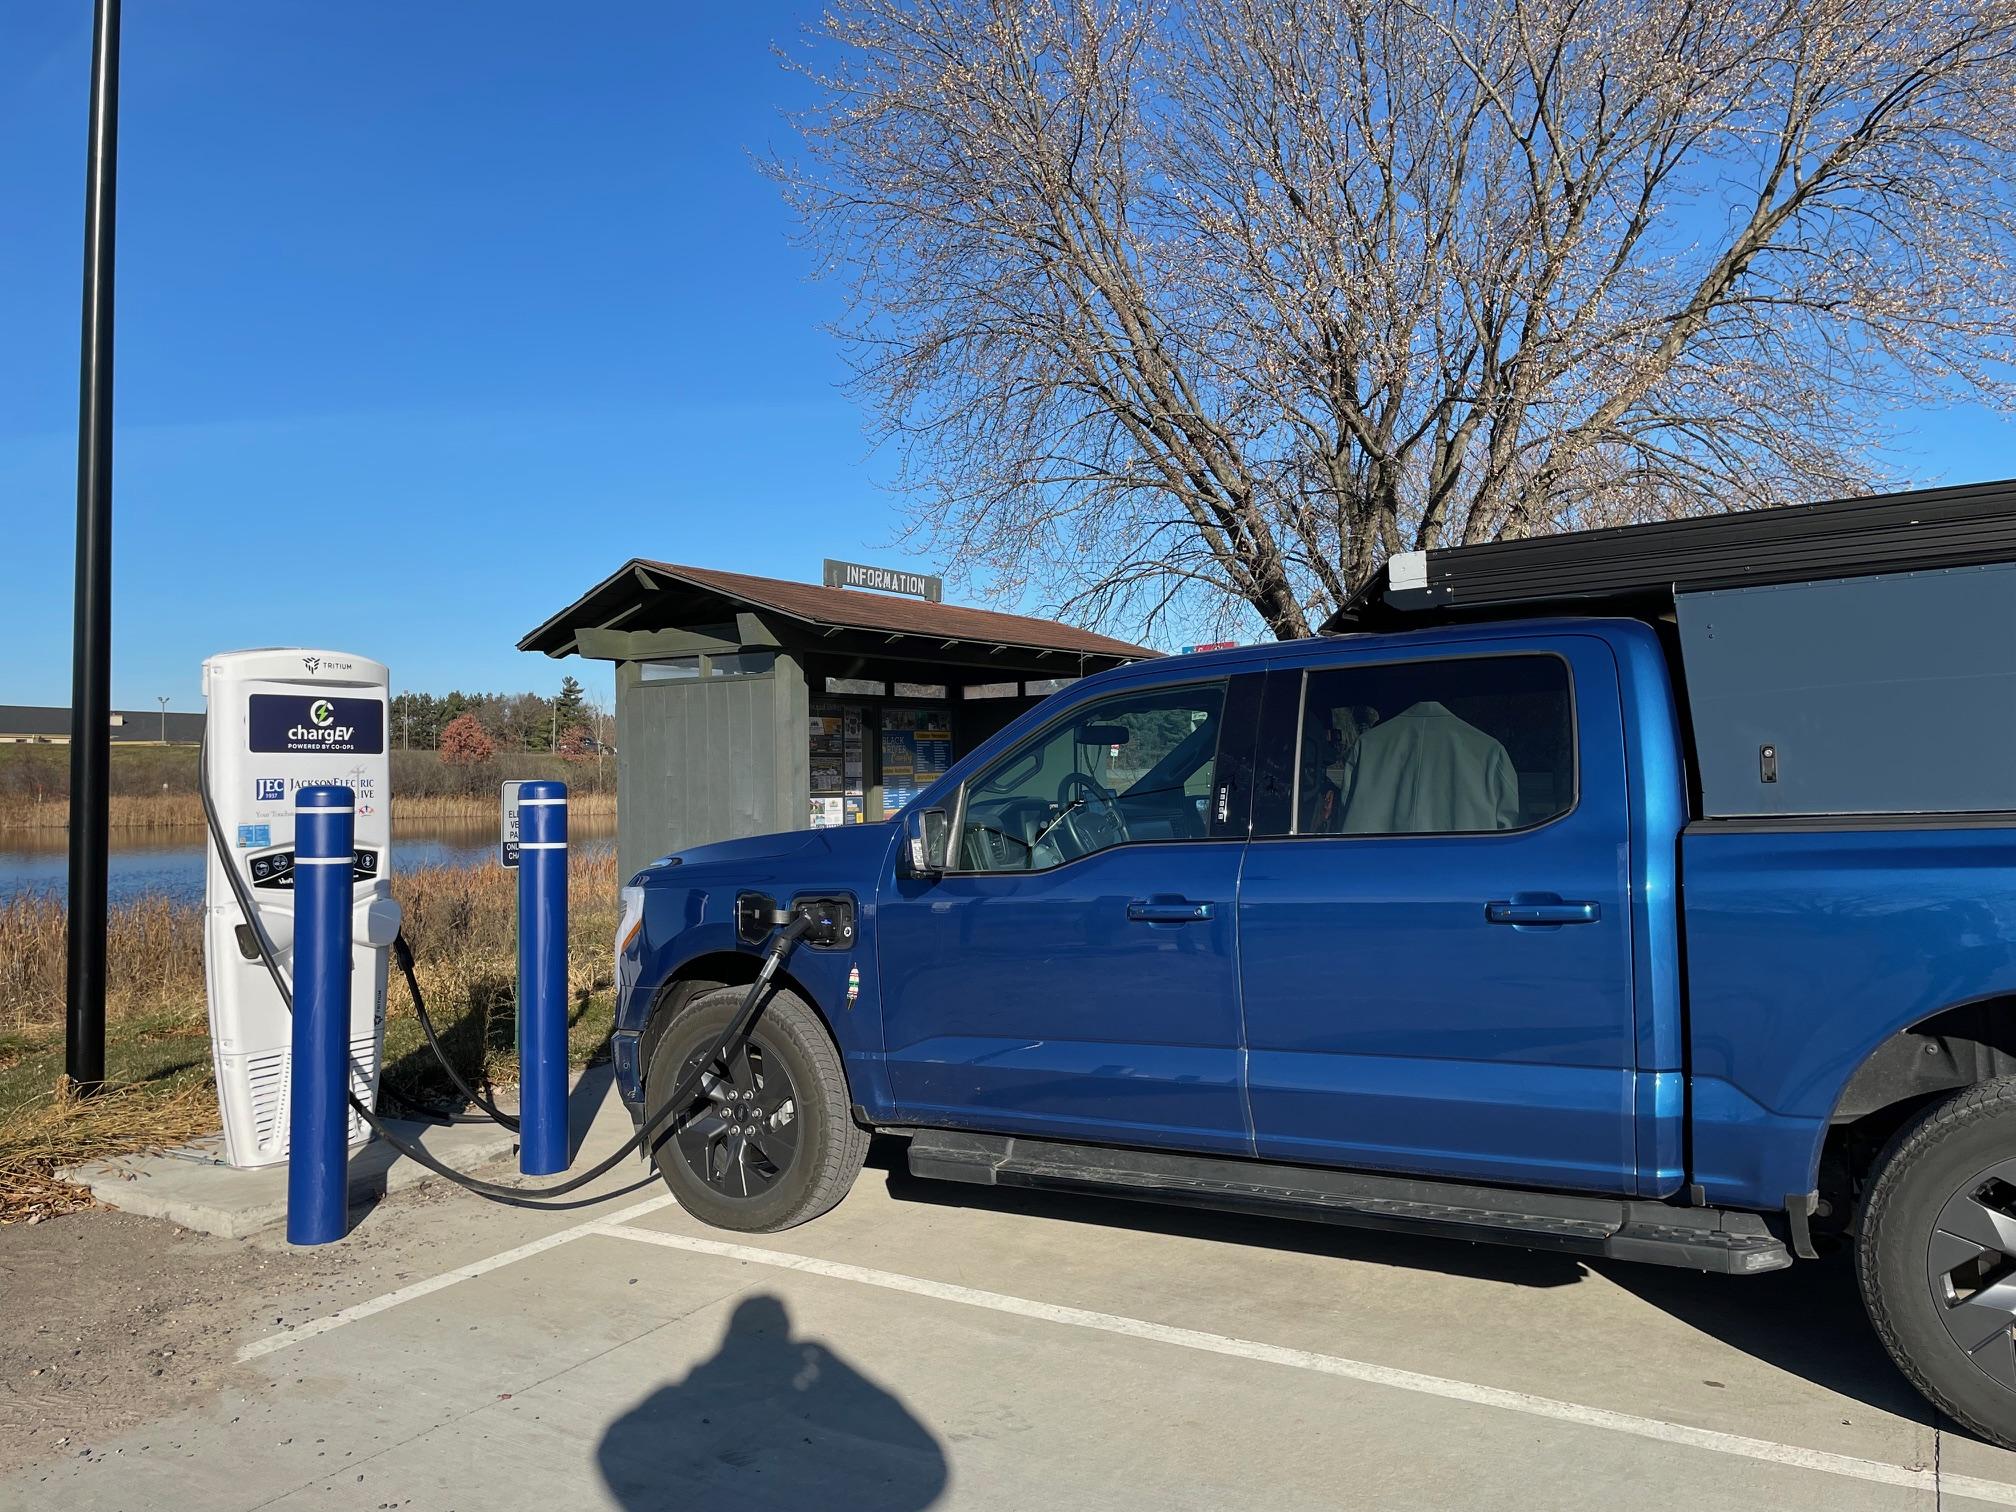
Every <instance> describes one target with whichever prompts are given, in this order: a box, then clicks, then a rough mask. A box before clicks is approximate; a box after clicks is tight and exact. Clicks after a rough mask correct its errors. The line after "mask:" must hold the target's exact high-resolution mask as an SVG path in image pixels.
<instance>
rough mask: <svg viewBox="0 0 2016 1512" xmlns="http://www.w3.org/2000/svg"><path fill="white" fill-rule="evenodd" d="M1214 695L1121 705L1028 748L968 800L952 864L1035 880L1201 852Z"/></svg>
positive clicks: (1220, 706) (1164, 694) (1199, 691)
mask: <svg viewBox="0 0 2016 1512" xmlns="http://www.w3.org/2000/svg"><path fill="white" fill-rule="evenodd" d="M1224 705H1225V686H1224V684H1223V683H1209V684H1196V685H1192V686H1188V687H1181V688H1160V689H1154V690H1151V691H1148V692H1143V693H1133V694H1123V695H1121V696H1119V697H1116V698H1109V699H1104V700H1102V701H1100V702H1098V703H1094V704H1088V705H1087V706H1086V707H1085V708H1083V709H1080V710H1078V711H1077V712H1076V713H1074V714H1072V715H1071V717H1070V718H1069V719H1067V720H1065V721H1064V722H1063V723H1062V724H1059V725H1054V726H1052V727H1051V728H1050V729H1048V730H1045V731H1044V732H1043V733H1042V734H1040V735H1037V736H1034V737H1032V738H1031V739H1030V740H1029V741H1027V742H1026V743H1024V744H1023V745H1022V746H1020V747H1018V748H1017V749H1016V750H1014V751H1013V752H1011V753H1010V754H1009V755H1007V756H1004V757H1003V758H1002V759H1001V760H1000V761H998V762H996V763H995V764H994V766H993V768H992V769H991V770H989V771H988V772H986V773H985V774H984V775H982V776H980V777H978V778H976V779H975V780H974V781H973V783H972V784H971V785H970V786H969V787H968V788H967V791H966V802H965V806H964V809H963V811H962V813H961V816H960V823H959V834H958V836H957V845H956V846H955V849H954V855H955V857H956V861H955V864H956V865H957V866H958V867H959V869H960V870H962V871H1043V870H1046V869H1048V868H1049V867H1052V866H1061V865H1062V864H1063V863H1064V862H1066V861H1075V860H1076V859H1077V858H1078V857H1080V856H1087V855H1091V854H1092V853H1093V852H1095V851H1102V850H1108V849H1110V848H1112V847H1113V846H1116V845H1128V844H1137V843H1140V842H1143V841H1150V840H1202V839H1204V838H1206V837H1207V836H1208V834H1209V832H1210V824H1209V818H1208V815H1207V812H1206V810H1207V806H1208V802H1209V795H1210V792H1211V778H1212V773H1213V772H1214V770H1215V769H1216V766H1217V757H1218V736H1219V731H1220V726H1221V725H1222V723H1223V719H1222V717H1221V716H1222V714H1223V711H1224Z"/></svg>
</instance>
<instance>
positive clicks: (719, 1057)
mask: <svg viewBox="0 0 2016 1512" xmlns="http://www.w3.org/2000/svg"><path fill="white" fill-rule="evenodd" d="M209 747H210V741H209V735H208V732H207V731H206V732H205V735H204V739H203V744H202V747H201V748H200V750H199V752H198V755H197V761H198V762H199V764H200V765H199V768H198V772H197V779H198V780H197V784H196V786H197V791H198V792H199V793H200V794H201V795H202V798H203V817H204V819H205V821H206V822H207V823H208V825H209V829H210V842H211V844H213V845H215V846H216V847H217V855H218V859H219V861H220V863H221V865H222V868H223V872H224V876H225V878H226V880H227V881H228V882H229V883H230V884H231V895H232V896H233V897H234V898H236V899H237V900H238V908H239V911H240V912H241V913H243V914H244V916H245V922H246V926H247V928H248V929H249V930H250V931H251V935H252V939H253V942H254V943H255V945H256V946H257V947H258V951H259V958H260V960H261V961H262V962H263V963H264V964H265V967H266V974H267V975H268V976H270V977H271V978H272V979H273V985H274V987H275V988H276V989H278V991H279V993H280V1001H281V1002H282V1003H283V1004H285V1005H286V1008H287V1011H288V1013H289V1014H292V1013H293V1011H294V988H293V984H292V983H290V982H289V981H288V980H287V976H286V973H284V972H283V971H281V969H280V962H279V958H278V953H277V952H276V951H275V949H274V946H273V941H272V940H271V939H270V938H269V937H268V936H267V934H266V929H265V926H264V925H263V924H261V923H260V920H259V909H258V905H257V904H256V903H255V902H254V901H253V899H252V892H251V888H250V887H249V886H248V885H247V884H246V881H245V879H244V878H243V877H241V876H239V875H238V868H237V867H235V866H233V865H232V864H231V851H230V849H229V848H228V847H227V846H226V845H225V844H224V825H223V822H222V821H221V820H220V819H218V817H217V805H216V803H215V801H214V800H213V799H212V798H211V796H210V760H209V756H210V750H209ZM773 918H774V916H773ZM820 926H821V921H820V920H818V919H817V918H815V917H814V916H813V915H812V913H811V912H810V911H809V910H807V909H802V908H801V909H799V910H797V911H795V912H794V913H792V914H791V915H790V917H789V918H788V919H787V920H785V921H784V922H783V925H782V927H781V928H780V929H778V931H777V933H776V934H775V935H774V936H772V938H771V940H770V947H769V949H768V950H766V951H765V952H764V955H763V965H762V968H761V969H760V970H759V971H758V972H757V973H756V980H755V981H753V982H751V983H750V984H749V991H748V993H747V994H746V995H744V997H743V999H742V1006H741V1007H740V1008H738V1009H737V1010H736V1011H735V1016H734V1017H733V1018H732V1019H730V1020H729V1021H728V1023H727V1026H726V1027H725V1028H723V1029H722V1031H721V1033H720V1035H719V1037H718V1038H716V1039H715V1041H714V1044H713V1045H712V1047H710V1048H709V1049H708V1051H707V1052H706V1053H705V1054H704V1055H702V1056H701V1057H700V1058H699V1059H698V1060H697V1061H695V1062H694V1063H693V1066H692V1067H691V1069H689V1070H688V1071H687V1072H686V1074H685V1075H684V1076H682V1077H680V1078H679V1081H678V1083H677V1085H675V1086H674V1087H673V1089H672V1091H671V1093H670V1095H669V1096H667V1097H666V1099H665V1100H664V1101H663V1102H662V1103H660V1104H659V1105H658V1106H657V1108H655V1109H653V1110H652V1111H650V1112H648V1113H647V1114H646V1115H645V1117H644V1119H643V1120H642V1121H641V1122H640V1123H639V1124H638V1126H637V1132H636V1133H635V1134H633V1135H631V1136H630V1138H629V1139H627V1140H625V1141H624V1142H623V1144H622V1145H621V1146H620V1147H619V1148H617V1149H616V1150H615V1151H614V1152H613V1153H611V1154H610V1155H609V1157H608V1158H607V1159H605V1160H602V1161H600V1162H598V1163H597V1164H595V1165H594V1166H592V1167H591V1168H589V1169H588V1170H586V1171H583V1172H581V1173H580V1174H579V1175H578V1176H570V1177H569V1178H568V1179H567V1180H565V1181H562V1182H559V1183H557V1184H556V1185H553V1186H549V1187H535V1188H529V1189H528V1188H525V1187H510V1186H502V1185H499V1184H498V1183H496V1182H494V1181H483V1180H479V1179H478V1178H477V1177H474V1176H470V1175H468V1174H466V1173H465V1172H462V1171H458V1170H456V1169H455V1168H454V1167H453V1166H450V1165H446V1164H444V1163H443V1162H442V1161H441V1160H439V1159H438V1158H436V1157H435V1156H434V1155H433V1154H431V1153H429V1152H428V1151H426V1150H423V1149H422V1148H420V1146H418V1145H416V1144H411V1143H408V1142H407V1141H406V1140H404V1139H402V1138H400V1137H399V1136H398V1135H397V1134H395V1133H393V1132H392V1130H391V1129H389V1128H388V1127H386V1125H385V1123H384V1121H383V1120H382V1119H380V1118H379V1117H378V1115H377V1114H376V1113H374V1112H373V1111H372V1110H371V1109H369V1108H367V1107H365V1106H364V1104H363V1102H362V1101H361V1100H360V1099H359V1098H358V1096H357V1094H356V1093H355V1092H346V1096H347V1097H348V1099H349V1103H350V1107H351V1109H352V1110H353V1111H354V1112H355V1113H356V1114H357V1116H358V1117H359V1118H361V1119H363V1120H364V1123H365V1125H366V1126H367V1127H368V1128H370V1129H371V1131H372V1132H373V1133H375V1134H376V1135H377V1136H378V1137H379V1138H380V1139H382V1140H384V1141H385V1142H386V1143H387V1144H389V1145H390V1146H392V1148H393V1149H395V1150H397V1151H398V1152H399V1153H400V1154H401V1155H404V1156H405V1157H406V1158H407V1159H408V1160H411V1161H413V1162H414V1163H415V1164H417V1165H421V1166H424V1167H426V1168H427V1169H428V1170H430V1171H432V1172H434V1174H435V1175H437V1176H443V1177H446V1178H447V1179H448V1180H449V1181H452V1182H454V1183H455V1184H456V1185H457V1186H459V1187H461V1188H462V1189H463V1190H465V1191H469V1192H474V1193H475V1194H476V1195H477V1196H478V1197H487V1198H489V1199H490V1200H491V1201H492V1202H501V1203H504V1204H505V1205H507V1206H510V1207H525V1208H538V1207H541V1206H543V1205H544V1204H543V1203H542V1202H540V1201H539V1200H537V1199H541V1198H547V1197H564V1196H565V1195H566V1194H567V1193H569V1192H574V1191H578V1190H580V1189H581V1188H582V1187H584V1186H586V1185H587V1184H588V1183H589V1182H591V1181H594V1180H596V1179H597V1178H599V1177H602V1176H606V1175H607V1174H608V1173H609V1172H611V1171H613V1170H615V1169H616V1167H617V1165H618V1164H619V1163H621V1162H622V1161H623V1160H625V1159H627V1158H628V1157H629V1156H631V1155H633V1154H635V1153H636V1152H637V1151H638V1150H640V1149H642V1148H643V1146H644V1143H645V1141H646V1140H648V1139H651V1137H652V1135H654V1134H656V1133H657V1132H658V1129H659V1126H660V1125H661V1124H664V1123H665V1122H666V1121H667V1120H668V1119H671V1118H673V1117H675V1116H676V1115H678V1114H679V1113H680V1112H682V1111H683V1110H684V1109H685V1108H686V1107H687V1106H688V1105H689V1104H691V1103H692V1101H693V1099H694V1098H695V1097H696V1096H697V1095H698V1093H699V1091H700V1087H701V1083H702V1081H703V1079H704V1078H705V1077H706V1076H707V1074H708V1073H709V1072H710V1071H712V1070H713V1069H714V1068H715V1067H716V1066H717V1065H718V1064H719V1063H720V1062H722V1061H724V1060H725V1059H726V1058H727V1056H728V1055H729V1054H730V1053H731V1052H732V1051H733V1050H734V1049H735V1047H736V1046H737V1045H739V1044H740V1043H741V1042H742V1040H743V1038H744V1037H746V1036H747V1034H748V1033H749V1030H750V1029H751V1028H752V1027H753V1026H754V1024H755V1022H756V1015H757V1014H758V1012H760V1011H761V1009H762V1006H763V1003H764V1000H765V994H766V993H767V992H768V991H769V988H770V983H771V981H772V980H773V979H774V978H775V977H776V975H777V972H778V970H779V969H780V968H781V967H782V966H783V964H784V959H785V957H787V956H788V955H790V953H791V948H792V947H793V946H794V945H796V944H797V943H798V941H799V940H800V939H801V938H802V937H803V936H805V935H806V934H808V933H810V932H811V931H812V930H814V929H816V928H819V927H820ZM411 954H412V953H411V951H410V950H409V951H408V952H407V956H408V959H410V958H411ZM429 1037H430V1039H431V1038H432V1036H431V1035H430V1036H429ZM437 1053H438V1050H437ZM351 1067H352V1069H353V1070H357V1071H360V1072H361V1070H362V1068H361V1067H359V1066H358V1065H357V1063H356V1061H355V1060H354V1059H353V1060H352V1061H351ZM357 1079H360V1080H361V1079H362V1078H361V1077H359V1078H357ZM657 1147H658V1145H657V1142H653V1144H652V1146H651V1148H652V1149H653V1150H654V1151H655V1150H656V1149H657Z"/></svg>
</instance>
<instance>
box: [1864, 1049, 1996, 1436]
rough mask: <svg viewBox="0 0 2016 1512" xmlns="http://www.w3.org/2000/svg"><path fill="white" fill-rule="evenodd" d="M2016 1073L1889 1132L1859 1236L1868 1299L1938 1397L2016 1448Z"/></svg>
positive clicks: (1924, 1386) (1888, 1337) (1880, 1326)
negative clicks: (1894, 1132)
mask: <svg viewBox="0 0 2016 1512" xmlns="http://www.w3.org/2000/svg"><path fill="white" fill-rule="evenodd" d="M2012 1152H2016V1077H2003V1078H2000V1079H1998V1080H1995V1081H1988V1082H1981V1083H1978V1084H1977V1085H1975V1086H1972V1087H1963V1088H1961V1089H1960V1090H1959V1091H1957V1092H1953V1093H1951V1094H1949V1095H1947V1096H1946V1097H1944V1098H1941V1099H1939V1100H1937V1101H1934V1102H1932V1103H1930V1104H1929V1105H1927V1106H1926V1107H1925V1108H1923V1109H1921V1110H1920V1112H1919V1113H1918V1115H1917V1117H1915V1118H1913V1119H1912V1120H1910V1121H1909V1122H1908V1123H1906V1124H1905V1125H1904V1127H1903V1128H1901V1129H1899V1130H1898V1131H1897V1133H1896V1134H1895V1135H1894V1136H1893V1137H1892V1138H1891V1141H1890V1144H1889V1146H1888V1148H1886V1149H1885V1150H1884V1152H1883V1153H1882V1154H1881V1155H1880V1156H1879V1157H1878V1158H1877V1160H1876V1163H1875V1166H1874V1168H1873V1169H1872V1171H1871V1172H1870V1175H1869V1180H1868V1183H1867V1185H1866V1187H1865V1188H1864V1190H1863V1193H1862V1205H1861V1211H1860V1213H1859V1215H1858V1221H1857V1223H1856V1232H1855V1253H1856V1270H1857V1273H1858V1275H1859V1278H1860V1280H1861V1283H1862V1300H1863V1302H1864V1303H1865V1304H1866V1305H1867V1307H1868V1309H1869V1320H1870V1322H1871V1323H1873V1324H1874V1325H1875V1327H1876V1334H1877V1337H1879V1338H1880V1339H1882V1341H1883V1343H1884V1345H1885V1347H1886V1348H1888V1349H1889V1351H1890V1356H1891V1358H1892V1359H1894V1360H1895V1361H1896V1362H1897V1366H1898V1368H1899V1369H1900V1370H1902V1371H1903V1372H1904V1374H1905V1375H1906V1376H1907V1377H1908V1378H1909V1379H1910V1381H1911V1383H1912V1384H1913V1385H1914V1386H1916V1387H1917V1388H1918V1389H1919V1390H1920V1391H1922V1392H1923V1393H1924V1394H1925V1395H1926V1397H1927V1398H1929V1399H1930V1400H1931V1401H1932V1403H1933V1404H1934V1405H1935V1406H1937V1407H1939V1408H1941V1409H1942V1410H1943V1411H1945V1412H1946V1413H1947V1414H1948V1415H1949V1416H1951V1417H1953V1418H1955V1419H1957V1420H1958V1421H1959V1422H1961V1423H1962V1424H1964V1425H1965V1426H1967V1427H1968V1428H1971V1429H1973V1430H1974V1432H1976V1433H1978V1434H1980V1435H1981V1436H1982V1437H1983V1438H1985V1439H1987V1440H1988V1441H1989V1442H1990V1443H1994V1444H1999V1445H2001V1446H2002V1447H2003V1448H2005V1449H2016V1153H2012Z"/></svg>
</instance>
